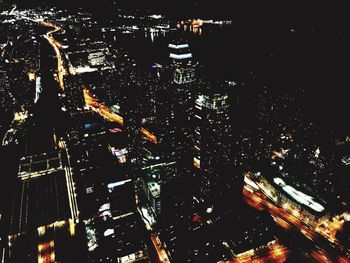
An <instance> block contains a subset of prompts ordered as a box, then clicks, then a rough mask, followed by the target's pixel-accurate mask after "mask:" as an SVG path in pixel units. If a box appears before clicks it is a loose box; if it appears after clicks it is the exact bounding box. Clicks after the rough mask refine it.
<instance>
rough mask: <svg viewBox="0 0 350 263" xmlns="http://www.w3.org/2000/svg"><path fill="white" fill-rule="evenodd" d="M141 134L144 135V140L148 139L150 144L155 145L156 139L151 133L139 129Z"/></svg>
mask: <svg viewBox="0 0 350 263" xmlns="http://www.w3.org/2000/svg"><path fill="white" fill-rule="evenodd" d="M141 133H142V135H144V136H145V137H146V138H148V139H149V140H150V141H151V142H153V143H155V144H157V137H156V136H154V135H153V134H152V133H150V132H149V131H147V130H146V129H144V128H141Z"/></svg>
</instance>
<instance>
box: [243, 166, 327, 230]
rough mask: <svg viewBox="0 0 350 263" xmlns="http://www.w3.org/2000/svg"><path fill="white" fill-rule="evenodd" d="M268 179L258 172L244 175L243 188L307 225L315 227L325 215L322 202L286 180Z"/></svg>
mask: <svg viewBox="0 0 350 263" xmlns="http://www.w3.org/2000/svg"><path fill="white" fill-rule="evenodd" d="M270 177H271V176H267V175H266V176H263V175H262V174H261V173H260V172H257V173H254V174H253V173H246V174H245V175H244V182H245V186H244V188H245V189H248V191H251V192H255V191H260V192H261V193H263V194H264V195H265V196H266V197H267V198H268V199H269V200H270V201H272V202H273V203H274V204H276V205H278V206H280V207H282V208H283V209H285V210H286V211H287V212H288V213H290V214H291V215H295V216H297V217H299V218H300V217H302V218H304V220H307V222H308V224H310V225H313V226H314V227H316V226H317V223H318V221H319V219H321V218H322V217H323V216H324V215H325V214H326V208H325V205H324V202H323V201H321V200H317V199H316V198H315V197H313V196H311V195H310V194H308V193H305V191H301V190H300V189H298V188H297V187H296V186H293V185H292V184H288V183H287V181H286V179H282V178H280V177H271V178H270Z"/></svg>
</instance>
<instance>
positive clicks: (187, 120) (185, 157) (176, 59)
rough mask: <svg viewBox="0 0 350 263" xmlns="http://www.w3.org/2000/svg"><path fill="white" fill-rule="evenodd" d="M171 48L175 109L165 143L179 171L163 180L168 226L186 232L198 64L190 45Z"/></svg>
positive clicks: (171, 88) (172, 96) (189, 216)
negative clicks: (173, 226)
mask: <svg viewBox="0 0 350 263" xmlns="http://www.w3.org/2000/svg"><path fill="white" fill-rule="evenodd" d="M169 49H170V56H169V57H170V59H171V65H170V68H171V71H172V72H173V75H172V80H171V83H170V85H169V87H168V89H169V90H170V92H169V95H168V96H169V97H170V98H171V105H169V107H170V108H171V110H170V117H169V118H168V121H169V125H168V127H169V132H168V135H167V139H166V141H167V142H165V144H167V145H168V146H167V151H168V153H167V155H168V156H169V158H171V159H172V160H173V161H174V162H175V171H174V174H173V175H171V176H170V179H167V180H166V182H165V180H163V179H162V184H161V196H162V200H163V204H162V207H164V209H162V211H164V214H163V218H164V219H165V222H164V223H165V225H169V224H170V225H171V224H172V225H175V228H177V229H182V230H181V231H180V232H179V233H181V232H182V233H185V231H184V229H189V225H190V221H191V220H190V219H191V216H192V200H193V178H194V167H193V155H194V150H193V149H194V142H193V127H194V126H193V108H194V92H195V91H194V88H195V80H196V79H195V65H194V64H193V63H192V62H191V60H192V53H191V52H190V49H189V45H188V44H187V43H183V42H180V41H179V42H176V43H172V44H169ZM169 145H170V147H169ZM162 213H163V212H162ZM170 221H171V222H170Z"/></svg>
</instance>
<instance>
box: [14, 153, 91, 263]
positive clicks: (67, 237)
mask: <svg viewBox="0 0 350 263" xmlns="http://www.w3.org/2000/svg"><path fill="white" fill-rule="evenodd" d="M67 173H69V172H68V171H67V168H66V167H65V166H64V162H63V161H62V157H61V153H60V152H50V153H44V154H40V155H33V156H27V157H23V158H21V161H20V168H19V173H18V182H17V187H16V189H15V193H14V197H13V200H12V211H11V214H12V220H11V222H10V228H9V236H8V239H9V250H10V253H9V261H8V262H57V261H62V262H77V261H81V260H82V261H85V259H83V258H82V257H83V245H82V243H80V242H78V239H77V236H76V226H75V223H74V221H75V219H76V218H74V213H72V212H73V210H72V209H75V208H77V207H73V206H74V204H76V199H75V197H73V195H75V193H73V192H72V191H71V189H70V188H69V187H67V186H68V185H69V184H70V183H71V182H70V180H71V178H70V177H69V175H68V174H67ZM38 190H40V191H38Z"/></svg>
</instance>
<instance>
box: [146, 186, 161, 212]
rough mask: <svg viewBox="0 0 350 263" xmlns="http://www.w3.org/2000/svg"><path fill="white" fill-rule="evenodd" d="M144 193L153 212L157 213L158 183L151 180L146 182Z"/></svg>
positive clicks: (159, 206)
mask: <svg viewBox="0 0 350 263" xmlns="http://www.w3.org/2000/svg"><path fill="white" fill-rule="evenodd" d="M146 195H147V198H148V201H149V202H150V204H151V208H152V210H153V212H154V214H155V215H159V214H160V212H161V199H160V185H159V184H158V183H156V182H153V181H151V182H148V183H147V187H146Z"/></svg>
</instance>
